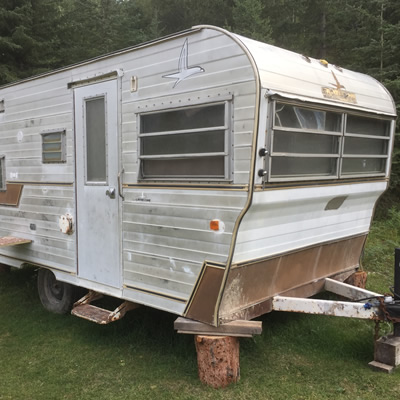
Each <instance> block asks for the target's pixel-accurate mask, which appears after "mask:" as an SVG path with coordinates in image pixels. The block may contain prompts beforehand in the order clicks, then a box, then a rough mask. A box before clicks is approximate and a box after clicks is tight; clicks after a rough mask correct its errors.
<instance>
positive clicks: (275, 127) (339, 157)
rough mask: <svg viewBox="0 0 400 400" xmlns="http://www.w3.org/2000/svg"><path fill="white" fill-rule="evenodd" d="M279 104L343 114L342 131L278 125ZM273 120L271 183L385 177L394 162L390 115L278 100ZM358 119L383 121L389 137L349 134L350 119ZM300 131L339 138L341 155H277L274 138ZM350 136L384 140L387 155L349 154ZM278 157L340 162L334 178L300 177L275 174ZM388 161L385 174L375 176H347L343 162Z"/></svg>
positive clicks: (268, 178)
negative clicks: (357, 159) (389, 166)
mask: <svg viewBox="0 0 400 400" xmlns="http://www.w3.org/2000/svg"><path fill="white" fill-rule="evenodd" d="M277 105H288V106H291V107H299V108H302V109H308V110H312V111H323V112H332V113H336V114H341V128H340V130H339V131H338V132H334V131H322V130H318V129H304V128H285V127H282V126H279V125H277V124H276V111H277ZM271 110H272V118H271V124H270V128H269V131H270V135H268V136H269V137H268V138H267V149H268V157H267V158H266V162H265V164H266V167H267V171H268V173H267V174H266V176H265V178H264V181H268V182H290V181H293V182H296V181H311V180H337V179H350V178H363V177H365V178H367V177H385V176H387V174H388V160H390V154H391V143H392V133H391V131H392V123H393V118H391V117H389V116H387V117H386V116H380V115H375V114H374V115H371V114H366V113H363V112H357V111H356V110H348V109H347V110H341V109H337V108H334V107H332V108H330V107H325V106H323V105H318V106H317V105H309V104H301V103H298V102H295V101H288V100H282V99H275V100H274V101H273V104H272V107H271ZM349 115H350V116H356V117H361V118H371V119H374V120H377V119H378V120H383V121H387V123H388V130H389V131H388V134H387V135H386V136H385V135H370V134H355V133H351V132H347V117H348V116H349ZM280 131H282V132H294V133H296V132H298V133H311V134H317V135H329V136H331V137H332V136H336V137H337V138H338V147H337V150H338V151H337V153H326V154H325V153H322V154H321V153H312V152H310V153H288V152H275V151H274V148H273V146H274V137H275V135H276V133H277V132H280ZM348 137H355V138H361V139H373V140H381V141H387V145H386V154H385V155H382V154H379V155H378V154H345V153H344V150H345V141H346V138H348ZM275 157H288V158H332V159H336V171H335V172H334V173H332V174H331V175H326V174H299V175H286V176H284V175H281V176H279V175H273V174H272V167H273V162H274V158H275ZM356 158H363V159H385V160H386V161H385V168H384V172H371V173H361V172H358V173H343V170H342V168H343V160H344V159H356Z"/></svg>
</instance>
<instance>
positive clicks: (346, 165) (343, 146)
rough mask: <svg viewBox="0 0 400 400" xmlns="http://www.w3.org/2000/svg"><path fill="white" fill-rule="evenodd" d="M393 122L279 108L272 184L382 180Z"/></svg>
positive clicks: (272, 147) (272, 152)
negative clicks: (305, 181)
mask: <svg viewBox="0 0 400 400" xmlns="http://www.w3.org/2000/svg"><path fill="white" fill-rule="evenodd" d="M390 123H391V122H390V120H388V119H379V118H374V117H364V116H359V115H353V114H347V113H340V112H335V111H329V110H328V111H326V110H318V109H314V108H306V107H299V106H296V105H293V104H284V103H279V102H277V103H275V111H274V119H273V127H272V128H273V129H272V133H271V143H270V155H271V157H270V159H269V163H270V164H269V173H268V179H269V180H270V181H293V180H310V179H337V178H350V177H358V176H382V175H385V173H386V165H387V160H388V157H389V143H390Z"/></svg>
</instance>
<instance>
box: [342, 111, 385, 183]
mask: <svg viewBox="0 0 400 400" xmlns="http://www.w3.org/2000/svg"><path fill="white" fill-rule="evenodd" d="M389 140H390V121H388V120H382V119H375V118H366V117H359V116H354V115H348V116H347V122H346V129H345V133H344V149H343V164H342V175H343V176H352V175H357V176H358V175H385V173H386V160H387V159H388V156H389Z"/></svg>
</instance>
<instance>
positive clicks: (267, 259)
mask: <svg viewBox="0 0 400 400" xmlns="http://www.w3.org/2000/svg"><path fill="white" fill-rule="evenodd" d="M367 235H368V232H364V233H359V234H357V235H352V236H348V237H345V238H340V239H335V240H328V241H326V242H321V243H317V244H312V245H310V246H305V247H301V248H300V249H294V250H291V251H285V252H282V253H277V254H273V255H271V256H267V257H263V258H256V259H252V260H247V261H241V262H240V263H237V264H233V265H232V268H231V269H237V268H243V267H247V266H249V265H253V264H257V263H260V262H264V261H269V260H273V259H274V258H278V257H284V256H288V255H291V254H295V253H300V252H302V251H304V250H309V249H313V248H316V247H320V246H325V245H330V244H334V243H340V242H342V241H344V240H348V239H356V238H358V237H362V236H365V240H366V238H367ZM365 240H364V245H365Z"/></svg>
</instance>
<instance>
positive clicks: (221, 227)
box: [210, 219, 225, 232]
mask: <svg viewBox="0 0 400 400" xmlns="http://www.w3.org/2000/svg"><path fill="white" fill-rule="evenodd" d="M210 229H211V230H212V231H214V232H224V231H225V224H224V223H223V222H222V221H220V220H219V219H213V220H211V221H210Z"/></svg>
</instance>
